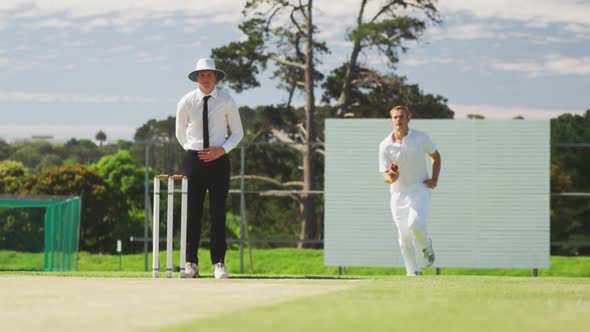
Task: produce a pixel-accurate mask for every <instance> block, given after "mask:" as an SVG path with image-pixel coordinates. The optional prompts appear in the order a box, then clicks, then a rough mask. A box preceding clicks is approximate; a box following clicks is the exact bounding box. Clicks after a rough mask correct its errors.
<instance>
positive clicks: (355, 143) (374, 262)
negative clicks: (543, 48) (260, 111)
mask: <svg viewBox="0 0 590 332" xmlns="http://www.w3.org/2000/svg"><path fill="white" fill-rule="evenodd" d="M410 127H411V128H415V129H418V130H423V131H426V132H427V133H428V134H429V135H430V137H431V138H432V140H433V141H434V143H435V144H436V146H437V149H438V151H439V152H440V153H441V156H442V170H441V175H440V178H439V181H438V187H437V188H436V189H435V190H434V191H433V192H432V209H431V213H430V216H429V218H428V231H429V233H430V235H431V237H432V240H433V247H434V250H435V252H436V263H435V265H434V266H437V267H482V268H492V267H496V268H544V267H548V266H549V121H526V120H507V121H493V120H412V121H411V122H410ZM391 131H392V127H391V122H390V121H389V120H388V119H328V120H326V145H325V148H326V165H325V187H324V190H325V219H324V222H325V264H326V265H329V266H382V267H387V266H399V267H401V266H403V262H402V259H401V256H400V251H399V246H398V242H397V229H396V227H395V224H394V223H393V220H392V217H391V212H390V208H389V198H390V194H389V188H388V185H386V184H385V183H384V182H383V177H382V175H381V174H380V173H379V169H378V150H379V143H380V142H381V140H383V138H385V137H386V136H387V135H388V134H389V133H391ZM427 165H428V166H429V167H428V169H429V170H430V169H431V167H430V161H428V164H427Z"/></svg>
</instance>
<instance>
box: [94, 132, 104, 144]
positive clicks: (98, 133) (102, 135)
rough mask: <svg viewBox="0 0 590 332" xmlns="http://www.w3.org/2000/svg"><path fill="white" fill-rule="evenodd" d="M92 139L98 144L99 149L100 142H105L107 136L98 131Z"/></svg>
mask: <svg viewBox="0 0 590 332" xmlns="http://www.w3.org/2000/svg"><path fill="white" fill-rule="evenodd" d="M94 138H95V139H96V140H97V141H98V142H99V143H100V145H99V147H100V148H102V142H104V141H106V140H107V134H105V132H104V131H102V130H99V131H98V132H97V133H96V135H95V136H94Z"/></svg>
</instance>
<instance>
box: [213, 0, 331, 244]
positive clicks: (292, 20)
mask: <svg viewBox="0 0 590 332" xmlns="http://www.w3.org/2000/svg"><path fill="white" fill-rule="evenodd" d="M312 9H313V0H308V1H302V0H299V1H294V0H293V1H289V0H250V1H247V2H246V4H245V7H244V11H243V13H244V15H245V16H246V17H249V19H248V20H247V21H246V22H244V23H243V24H242V25H241V26H240V29H241V30H242V32H244V33H245V34H246V37H247V38H248V39H247V41H245V42H234V43H230V44H229V45H227V46H222V47H220V48H218V49H214V50H213V51H212V54H213V57H214V58H215V59H216V61H217V62H218V63H219V64H220V67H222V68H224V69H225V70H226V71H227V72H228V82H229V84H230V86H231V87H233V88H234V89H236V90H237V91H240V90H241V89H244V88H249V87H253V86H257V85H258V84H259V83H258V81H257V79H256V74H258V73H259V71H258V67H261V68H265V66H266V63H267V61H268V60H272V61H273V62H274V63H275V64H276V65H277V66H278V67H279V70H278V71H277V72H275V77H281V78H282V79H283V82H284V83H285V85H284V86H285V87H286V88H287V89H291V93H290V97H289V100H290V99H291V98H292V94H293V92H292V91H293V90H294V89H295V87H297V86H299V85H300V86H302V88H303V90H304V94H305V119H304V121H303V125H302V126H300V128H301V133H302V135H301V138H302V141H303V142H305V143H315V142H316V128H315V96H314V87H315V79H316V77H317V72H316V70H315V63H316V58H315V57H314V51H316V49H326V48H325V46H324V47H323V48H322V46H321V45H322V44H320V43H318V42H317V41H316V40H315V33H316V30H317V29H316V28H315V26H314V25H313V10H312ZM281 14H284V15H285V16H283V17H285V18H287V19H288V22H289V24H287V25H285V24H284V22H279V23H278V24H277V23H276V18H277V17H278V16H280V15H281ZM326 50H327V49H326ZM236 55H238V56H236ZM246 69H250V70H249V71H246ZM234 74H235V75H234ZM300 78H302V79H303V81H300ZM272 132H273V134H274V135H275V136H276V137H277V139H279V140H289V139H290V138H288V137H287V136H286V135H284V134H282V133H280V132H279V131H277V130H273V131H272ZM293 148H295V149H297V150H298V151H299V152H300V153H301V154H302V155H303V160H302V164H303V190H304V194H302V199H303V204H302V205H301V214H302V216H303V218H302V226H301V238H302V239H319V238H320V236H321V234H320V233H319V232H318V228H319V227H317V225H316V223H315V220H314V198H313V196H312V195H309V194H307V193H306V192H307V191H310V190H312V189H313V174H314V165H313V158H312V156H313V153H314V150H315V148H314V146H313V145H300V146H293Z"/></svg>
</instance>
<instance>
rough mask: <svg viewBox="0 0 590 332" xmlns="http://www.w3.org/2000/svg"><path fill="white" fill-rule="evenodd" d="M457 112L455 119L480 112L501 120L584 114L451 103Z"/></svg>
mask: <svg viewBox="0 0 590 332" xmlns="http://www.w3.org/2000/svg"><path fill="white" fill-rule="evenodd" d="M449 107H450V108H451V109H452V110H453V111H454V112H455V119H459V120H461V119H466V118H467V114H480V115H483V116H484V117H485V118H486V119H491V120H500V119H504V120H506V119H512V118H514V117H515V116H518V115H520V116H523V117H524V118H525V120H544V119H551V118H555V117H558V116H560V115H562V114H564V113H574V114H583V113H584V111H583V110H568V109H551V108H530V107H504V106H496V105H477V104H449Z"/></svg>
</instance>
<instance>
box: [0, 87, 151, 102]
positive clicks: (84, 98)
mask: <svg viewBox="0 0 590 332" xmlns="http://www.w3.org/2000/svg"><path fill="white" fill-rule="evenodd" d="M0 101H4V102H35V103H65V104H119V103H122V104H153V103H156V102H158V101H159V100H158V98H154V97H140V96H88V95H72V94H59V93H47V92H29V91H4V90H0Z"/></svg>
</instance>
